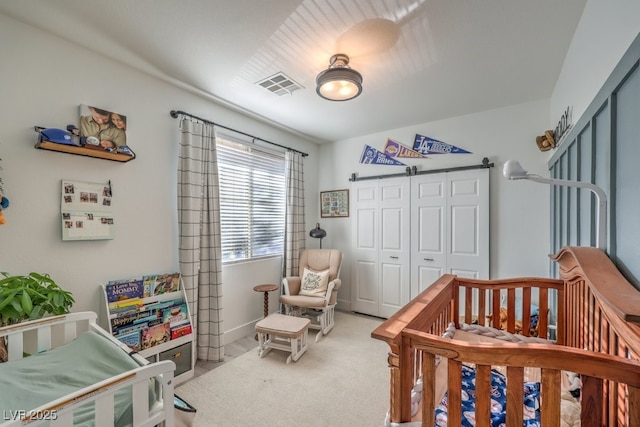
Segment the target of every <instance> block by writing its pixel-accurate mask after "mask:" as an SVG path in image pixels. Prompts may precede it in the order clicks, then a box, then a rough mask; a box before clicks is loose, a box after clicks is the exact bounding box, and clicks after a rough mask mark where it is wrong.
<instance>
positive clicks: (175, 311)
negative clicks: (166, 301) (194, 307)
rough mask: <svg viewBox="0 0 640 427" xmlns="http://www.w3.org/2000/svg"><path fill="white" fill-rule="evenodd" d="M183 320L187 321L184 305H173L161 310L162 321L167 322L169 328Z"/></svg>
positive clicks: (187, 316) (185, 306) (185, 305)
mask: <svg viewBox="0 0 640 427" xmlns="http://www.w3.org/2000/svg"><path fill="white" fill-rule="evenodd" d="M185 320H189V314H188V311H187V304H186V303H180V304H174V305H171V306H169V307H167V308H165V309H164V310H162V321H163V322H169V324H170V325H171V326H173V325H174V324H175V323H179V322H182V321H185Z"/></svg>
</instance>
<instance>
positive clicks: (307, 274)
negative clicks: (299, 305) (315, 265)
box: [298, 268, 329, 298]
mask: <svg viewBox="0 0 640 427" xmlns="http://www.w3.org/2000/svg"><path fill="white" fill-rule="evenodd" d="M328 284H329V270H328V269H327V270H324V271H313V270H310V269H308V268H305V269H304V273H302V284H301V286H300V292H299V294H298V295H305V296H310V297H320V298H324V296H325V295H326V294H327V286H328Z"/></svg>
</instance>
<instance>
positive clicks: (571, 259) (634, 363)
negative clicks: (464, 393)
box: [371, 247, 640, 427]
mask: <svg viewBox="0 0 640 427" xmlns="http://www.w3.org/2000/svg"><path fill="white" fill-rule="evenodd" d="M552 258H553V259H554V260H555V261H556V262H557V263H558V264H559V266H560V276H561V277H562V280H556V279H545V278H517V279H507V280H486V281H485V280H471V279H465V278H460V277H456V276H454V275H448V274H447V275H443V276H442V277H440V278H439V279H438V280H437V281H436V282H435V283H434V284H433V285H431V286H430V287H429V288H428V289H426V290H425V291H424V292H422V293H421V294H420V295H418V296H417V297H416V298H415V299H413V300H412V301H411V302H409V304H407V305H406V306H405V307H403V308H402V309H401V310H399V311H398V312H397V313H396V314H395V315H394V316H393V317H391V318H389V319H388V320H386V321H385V322H384V323H382V324H381V325H380V326H379V327H378V328H376V329H375V330H374V331H373V332H372V334H371V335H372V337H373V338H376V339H380V340H383V341H385V342H386V343H387V344H388V345H389V347H390V352H389V355H388V364H389V368H390V410H389V416H388V420H387V421H388V423H390V424H392V425H395V424H402V423H409V422H412V421H413V422H421V424H422V425H423V426H433V425H434V424H435V417H434V411H435V408H436V406H437V404H438V402H439V401H440V399H441V398H442V395H440V393H439V392H437V390H438V388H441V389H444V390H446V393H447V398H448V408H449V409H448V414H447V415H448V418H447V421H446V422H448V424H447V425H449V426H456V427H457V426H460V425H461V424H462V423H461V421H462V416H463V414H462V410H457V409H456V410H454V409H453V408H460V407H461V391H460V390H461V381H462V380H461V369H462V366H463V365H465V366H473V367H474V368H475V370H476V373H475V375H476V380H475V390H476V396H475V425H476V426H488V425H490V424H489V414H490V406H491V382H490V372H491V370H492V367H494V368H495V367H501V368H503V369H504V370H505V371H506V378H507V385H506V415H505V416H506V425H507V426H522V425H523V404H522V402H523V383H524V381H525V376H526V374H525V372H528V369H530V368H539V381H540V401H541V402H540V411H539V416H540V418H539V419H540V422H541V424H542V425H543V426H559V425H560V415H561V414H560V412H561V410H560V408H561V402H560V400H561V399H560V393H561V385H562V380H563V371H565V372H566V371H571V372H574V373H577V374H579V375H580V378H581V380H582V389H581V398H580V399H579V409H580V412H579V414H580V415H579V417H580V421H581V425H582V426H615V425H618V426H640V361H639V357H638V355H639V354H640V291H638V290H637V289H635V288H634V287H633V286H632V285H631V284H630V283H629V282H628V281H627V280H626V279H625V278H624V277H623V276H622V275H621V274H620V272H619V271H618V270H617V268H616V267H615V266H614V264H613V263H612V262H611V260H610V259H609V258H608V257H607V256H606V254H604V253H603V252H602V251H600V250H599V249H596V248H590V247H566V248H563V249H562V250H561V251H560V252H559V253H558V254H556V255H555V256H553V257H552ZM532 305H534V306H535V305H537V306H538V313H539V314H538V316H539V318H538V322H537V327H536V329H535V331H534V330H532V328H531V322H530V320H531V317H532V309H531V307H532ZM494 307H495V308H498V307H505V308H506V312H507V317H506V319H505V321H504V323H502V325H503V328H501V322H500V319H499V316H491V315H492V313H493V308H494ZM488 316H490V317H489V318H490V319H491V320H489V318H488ZM450 323H453V324H454V325H455V326H456V328H460V327H461V326H462V325H463V324H477V325H480V326H487V327H493V328H495V329H496V330H500V329H506V331H508V332H511V333H514V332H515V331H516V325H517V324H518V325H520V324H521V325H522V331H521V332H520V334H521V335H522V336H525V337H526V336H530V335H537V336H539V337H549V338H551V339H552V340H553V341H555V342H551V341H549V342H548V343H539V342H535V343H534V342H520V343H511V342H505V343H502V342H500V343H495V342H490V343H489V342H474V341H473V340H464V339H459V338H458V335H457V334H456V335H455V336H454V337H453V339H448V338H445V337H443V334H444V333H445V330H446V329H447V326H448V325H449V324H450ZM442 361H445V362H446V366H445V368H446V371H445V372H446V373H445V377H444V378H445V380H444V388H443V387H442V385H438V384H436V378H437V375H436V374H437V371H436V370H437V367H438V366H440V365H439V363H438V362H440V363H442ZM441 377H442V376H441ZM416 384H419V385H420V387H418V388H417V387H416ZM419 388H421V389H422V390H421V391H420V392H419V393H416V389H419ZM416 396H418V399H417V400H418V408H419V409H418V410H417V411H416V405H415V403H416V402H415V400H416ZM412 397H413V400H414V405H412ZM412 408H413V411H412Z"/></svg>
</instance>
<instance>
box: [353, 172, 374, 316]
mask: <svg viewBox="0 0 640 427" xmlns="http://www.w3.org/2000/svg"><path fill="white" fill-rule="evenodd" d="M350 196H351V201H350V205H351V208H350V209H351V240H352V242H353V244H352V254H351V255H352V258H353V260H352V264H351V309H352V310H353V311H357V312H360V313H366V314H372V315H378V305H379V301H380V289H379V286H378V270H379V267H378V246H379V240H380V236H379V234H378V233H377V230H378V224H379V219H378V197H379V196H378V182H377V181H356V182H353V183H352V184H351V191H350Z"/></svg>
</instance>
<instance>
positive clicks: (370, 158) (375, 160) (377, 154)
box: [360, 144, 406, 166]
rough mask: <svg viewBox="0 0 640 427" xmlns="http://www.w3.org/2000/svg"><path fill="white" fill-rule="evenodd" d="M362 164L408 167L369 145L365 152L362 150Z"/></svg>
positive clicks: (366, 146) (365, 147)
mask: <svg viewBox="0 0 640 427" xmlns="http://www.w3.org/2000/svg"><path fill="white" fill-rule="evenodd" d="M360 163H369V164H372V165H392V166H406V165H405V164H404V163H402V162H399V161H398V160H396V159H394V158H391V157H389V156H387V155H386V154H384V153H383V152H382V151H378V150H376V149H375V148H373V147H372V146H370V145H367V144H365V146H364V150H362V155H361V156H360Z"/></svg>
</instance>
